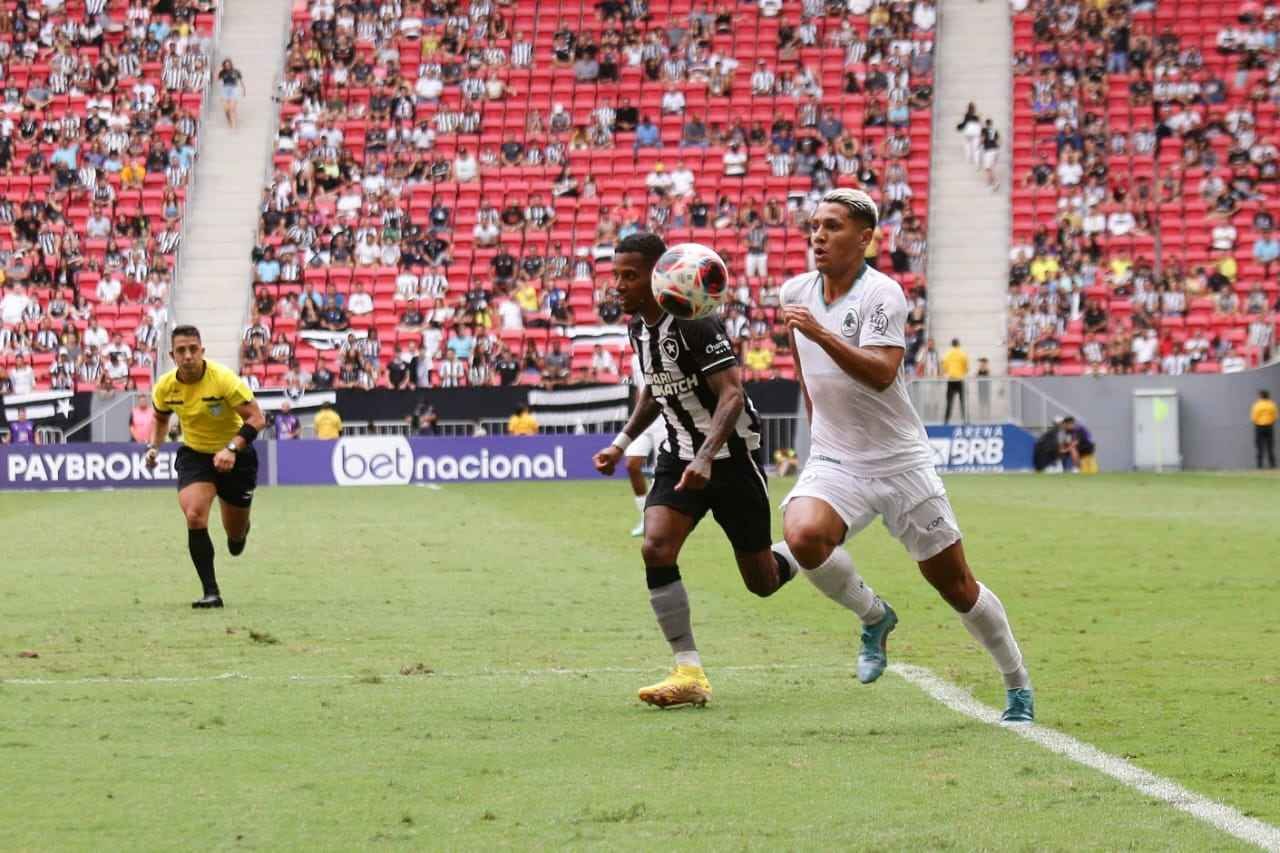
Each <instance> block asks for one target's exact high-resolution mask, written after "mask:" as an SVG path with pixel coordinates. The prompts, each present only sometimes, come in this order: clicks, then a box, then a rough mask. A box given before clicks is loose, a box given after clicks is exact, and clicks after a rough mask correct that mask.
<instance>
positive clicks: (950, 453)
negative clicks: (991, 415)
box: [929, 426, 1005, 471]
mask: <svg viewBox="0 0 1280 853" xmlns="http://www.w3.org/2000/svg"><path fill="white" fill-rule="evenodd" d="M929 446H930V447H931V448H932V450H933V464H934V465H935V466H936V467H937V468H939V469H941V470H945V471H1001V470H1004V462H1005V459H1004V435H1003V431H1002V430H1001V428H1000V427H998V426H968V427H957V428H956V430H955V431H954V432H953V433H952V434H951V436H950V437H945V436H943V437H937V436H931V437H930V438H929Z"/></svg>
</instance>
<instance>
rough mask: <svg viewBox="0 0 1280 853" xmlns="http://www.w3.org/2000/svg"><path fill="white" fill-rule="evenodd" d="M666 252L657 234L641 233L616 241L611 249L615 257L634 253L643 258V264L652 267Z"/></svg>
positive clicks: (665, 246) (665, 247)
mask: <svg viewBox="0 0 1280 853" xmlns="http://www.w3.org/2000/svg"><path fill="white" fill-rule="evenodd" d="M666 251H667V244H666V243H664V242H663V241H662V238H661V237H659V236H658V235H657V234H650V233H647V232H641V233H636V234H629V235H627V236H626V237H623V238H622V239H621V240H619V241H618V244H617V245H616V246H614V247H613V253H614V254H615V255H621V254H625V253H627V252H634V253H635V254H637V255H639V256H640V257H642V258H644V261H645V264H647V265H648V266H650V267H652V266H653V265H654V264H656V263H657V262H658V258H660V257H662V255H663V254H664V253H665V252H666Z"/></svg>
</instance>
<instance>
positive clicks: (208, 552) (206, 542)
mask: <svg viewBox="0 0 1280 853" xmlns="http://www.w3.org/2000/svg"><path fill="white" fill-rule="evenodd" d="M187 550H188V551H190V552H191V562H193V563H195V565H196V574H198V575H199V576H200V585H201V586H203V587H204V594H205V595H217V594H218V579H217V577H215V576H214V574H213V540H212V539H210V538H209V530H208V528H205V527H201V528H199V529H192V528H188V529H187Z"/></svg>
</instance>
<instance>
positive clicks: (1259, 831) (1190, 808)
mask: <svg viewBox="0 0 1280 853" xmlns="http://www.w3.org/2000/svg"><path fill="white" fill-rule="evenodd" d="M889 671H890V672H893V673H896V674H897V675H900V676H902V677H903V678H905V679H906V680H907V681H909V682H911V683H912V684H914V685H915V686H916V687H919V688H920V689H921V690H923V691H924V692H925V693H928V694H929V695H930V696H932V697H933V698H934V699H936V700H938V701H939V702H941V703H942V704H943V705H946V706H947V707H948V708H950V709H951V710H953V711H956V712H958V713H961V714H964V715H965V716H966V717H972V718H973V719H975V720H978V721H980V722H983V723H988V724H992V725H994V724H998V723H999V722H1000V713H999V712H998V711H996V710H995V709H994V708H991V707H988V706H987V705H983V704H982V703H981V702H979V701H978V700H977V699H974V698H973V697H972V696H971V695H969V694H968V693H967V692H965V691H964V690H962V689H961V688H959V687H957V686H956V685H954V684H952V683H950V682H949V681H945V680H943V679H941V678H939V677H938V676H937V675H934V673H933V672H932V671H930V670H928V669H925V668H924V667H921V666H910V665H907V664H892V665H891V666H890V667H889ZM1009 731H1011V732H1013V733H1014V734H1016V735H1018V736H1019V737H1022V738H1026V739H1027V740H1029V741H1031V742H1032V743H1034V744H1037V745H1038V746H1042V747H1044V748H1045V749H1047V750H1049V751H1050V752H1056V753H1058V754H1059V755H1062V756H1065V757H1066V758H1069V759H1071V760H1072V761H1074V762H1076V763H1077V764H1083V765H1084V766H1085V767H1091V768H1093V769H1094V770H1097V771H1099V772H1100V773H1105V774H1106V775H1107V776H1110V777H1111V778H1113V779H1115V780H1116V781H1118V782H1120V784H1122V785H1124V786H1125V787H1127V788H1132V789H1134V790H1135V791H1139V792H1141V793H1143V794H1146V795H1147V796H1149V797H1152V798H1154V799H1157V800H1160V801H1162V802H1164V803H1168V804H1169V805H1171V806H1173V807H1174V808H1175V809H1178V810H1179V811H1183V812H1186V813H1187V814H1189V815H1191V816H1192V817H1194V818H1196V819H1197V820H1200V821H1203V822H1205V823H1207V824H1209V825H1210V826H1213V827H1216V828H1218V829H1220V830H1222V831H1223V832H1225V833H1227V834H1228V835H1232V836H1234V837H1236V838H1238V839H1240V840H1241V841H1246V842H1248V843H1250V844H1256V845H1257V846H1258V847H1261V848H1262V849H1263V850H1270V851H1280V827H1275V826H1272V825H1271V824H1269V823H1264V822H1263V821H1260V820H1257V819H1256V818H1251V817H1248V816H1246V815H1243V814H1241V813H1240V812H1238V811H1236V810H1235V809H1233V808H1231V807H1230V806H1226V805H1223V804H1222V803H1219V802H1215V801H1213V800H1211V799H1209V798H1208V797H1202V796H1201V795H1199V794H1197V793H1195V792H1193V791H1188V790H1187V789H1186V788H1183V787H1182V786H1181V785H1179V784H1177V783H1176V782H1173V781H1171V780H1169V779H1165V778H1163V777H1161V776H1157V775H1155V774H1154V773H1150V772H1148V771H1146V770H1143V769H1142V768H1140V767H1136V766H1134V765H1133V764H1130V763H1129V762H1128V761H1125V760H1124V759H1123V758H1119V757H1118V756H1115V755H1110V754H1108V753H1105V752H1103V751H1102V750H1100V749H1098V748H1097V747H1096V746H1091V745H1090V744H1087V743H1084V742H1083V741H1079V740H1076V739H1075V738H1073V737H1071V736H1070V735H1066V734H1063V733H1062V732H1060V731H1057V730H1055V729H1050V728H1047V727H1045V726H1039V725H1033V726H1011V727H1009Z"/></svg>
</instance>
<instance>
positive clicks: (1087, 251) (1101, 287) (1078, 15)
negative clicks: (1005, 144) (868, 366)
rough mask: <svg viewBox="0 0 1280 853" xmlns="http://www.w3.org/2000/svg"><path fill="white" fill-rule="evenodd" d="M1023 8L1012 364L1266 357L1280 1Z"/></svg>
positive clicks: (1237, 365)
mask: <svg viewBox="0 0 1280 853" xmlns="http://www.w3.org/2000/svg"><path fill="white" fill-rule="evenodd" d="M1019 6H1020V7H1022V9H1021V11H1019V13H1018V14H1017V15H1016V16H1015V30H1016V36H1015V45H1016V47H1017V52H1016V54H1015V56H1014V58H1013V62H1014V71H1015V78H1016V84H1015V89H1016V92H1015V105H1014V108H1015V146H1017V147H1018V148H1019V149H1020V152H1021V156H1020V158H1016V159H1015V165H1016V167H1017V168H1016V170H1015V176H1014V179H1015V182H1016V185H1015V188H1014V241H1013V243H1014V245H1013V247H1012V255H1011V263H1010V276H1009V326H1008V341H1009V359H1010V364H1011V366H1012V367H1013V368H1014V369H1015V372H1017V371H1019V370H1020V371H1024V372H1033V373H1036V372H1056V373H1079V372H1083V373H1107V372H1109V373H1130V372H1139V373H1154V372H1160V373H1169V374H1181V373H1186V372H1189V371H1197V372H1218V371H1222V372H1233V371H1238V370H1243V369H1245V367H1247V366H1250V365H1256V364H1258V363H1260V362H1261V361H1262V360H1265V359H1267V358H1269V357H1270V353H1271V350H1272V348H1273V346H1274V340H1275V334H1276V329H1277V312H1278V311H1280V299H1278V298H1277V297H1278V295H1280V294H1278V292H1277V284H1276V279H1275V278H1274V276H1273V271H1274V269H1275V267H1276V263H1275V262H1276V260H1277V259H1280V239H1278V236H1277V233H1276V222H1275V209H1276V199H1277V188H1278V182H1280V159H1278V157H1280V150H1278V149H1277V144H1276V140H1277V136H1276V131H1277V127H1276V107H1277V104H1278V103H1280V53H1278V52H1277V48H1278V47H1280V45H1278V44H1277V33H1278V31H1280V8H1278V7H1277V6H1275V5H1274V4H1270V5H1266V6H1263V5H1259V4H1257V3H1253V2H1231V3H1223V4H1211V5H1205V4H1196V3H1187V2H1178V3H1167V4H1165V3H1161V4H1159V5H1158V6H1157V5H1156V4H1155V3H1152V2H1134V3H1130V2H1116V3H1107V4H1105V5H1103V6H1091V5H1081V4H1077V3H1073V2H1059V0H1034V2H1031V3H1030V4H1029V5H1027V4H1025V3H1021V4H1016V5H1015V10H1017V8H1018V7H1019Z"/></svg>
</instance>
